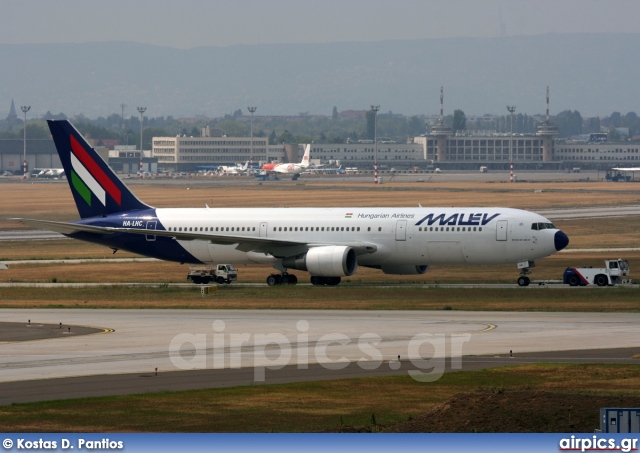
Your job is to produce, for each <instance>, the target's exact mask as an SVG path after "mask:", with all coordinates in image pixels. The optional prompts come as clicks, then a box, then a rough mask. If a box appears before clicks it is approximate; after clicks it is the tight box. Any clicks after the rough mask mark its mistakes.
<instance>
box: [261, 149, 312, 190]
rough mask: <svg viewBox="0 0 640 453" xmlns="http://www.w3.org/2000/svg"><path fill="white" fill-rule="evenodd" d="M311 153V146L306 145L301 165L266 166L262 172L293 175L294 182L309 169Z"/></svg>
mask: <svg viewBox="0 0 640 453" xmlns="http://www.w3.org/2000/svg"><path fill="white" fill-rule="evenodd" d="M310 153H311V145H305V148H304V155H303V156H302V161H300V163H299V164H293V163H290V164H264V165H263V166H262V170H264V171H267V172H269V173H272V174H275V175H276V176H278V175H292V178H291V179H293V180H294V181H295V180H296V179H298V178H299V177H300V174H301V173H302V172H303V171H305V170H306V169H307V168H308V167H309V154H310Z"/></svg>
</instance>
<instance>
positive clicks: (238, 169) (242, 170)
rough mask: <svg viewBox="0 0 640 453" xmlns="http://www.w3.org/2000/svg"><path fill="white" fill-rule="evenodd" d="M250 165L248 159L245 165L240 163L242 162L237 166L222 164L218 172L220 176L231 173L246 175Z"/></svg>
mask: <svg viewBox="0 0 640 453" xmlns="http://www.w3.org/2000/svg"><path fill="white" fill-rule="evenodd" d="M248 167H249V161H246V162H245V163H244V165H240V164H236V165H235V166H226V165H221V166H220V167H218V174H219V175H220V176H226V175H231V176H238V175H244V174H246V173H247V168H248Z"/></svg>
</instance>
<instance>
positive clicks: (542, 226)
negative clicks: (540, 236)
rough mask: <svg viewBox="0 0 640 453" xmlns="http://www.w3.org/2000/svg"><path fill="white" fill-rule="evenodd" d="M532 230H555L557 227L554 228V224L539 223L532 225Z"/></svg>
mask: <svg viewBox="0 0 640 453" xmlns="http://www.w3.org/2000/svg"><path fill="white" fill-rule="evenodd" d="M531 229H532V230H536V231H537V230H555V229H556V227H555V226H553V223H545V222H537V223H532V224H531Z"/></svg>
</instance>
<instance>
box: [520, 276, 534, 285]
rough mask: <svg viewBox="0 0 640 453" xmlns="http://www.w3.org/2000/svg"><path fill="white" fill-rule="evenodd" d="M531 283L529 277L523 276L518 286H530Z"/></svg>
mask: <svg viewBox="0 0 640 453" xmlns="http://www.w3.org/2000/svg"><path fill="white" fill-rule="evenodd" d="M529 283H531V280H529V277H525V276H524V275H523V276H520V277H519V278H518V286H529Z"/></svg>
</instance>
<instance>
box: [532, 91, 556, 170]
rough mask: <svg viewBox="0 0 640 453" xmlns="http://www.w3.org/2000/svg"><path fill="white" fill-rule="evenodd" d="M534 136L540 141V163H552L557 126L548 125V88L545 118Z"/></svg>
mask: <svg viewBox="0 0 640 453" xmlns="http://www.w3.org/2000/svg"><path fill="white" fill-rule="evenodd" d="M536 135H537V136H538V137H540V138H541V139H542V162H553V137H555V136H556V135H558V126H553V125H552V124H551V123H549V86H547V116H546V120H545V122H544V123H542V124H541V125H539V126H538V128H537V130H536Z"/></svg>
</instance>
